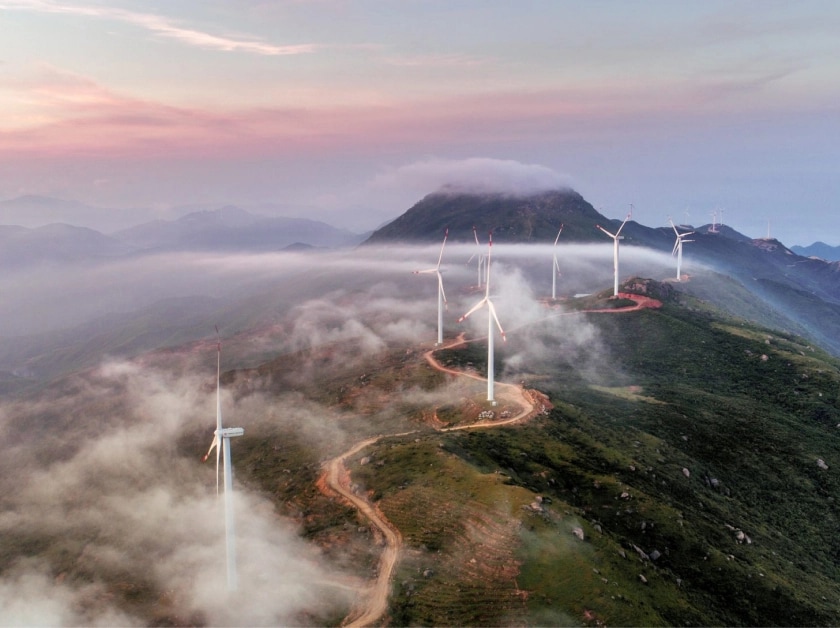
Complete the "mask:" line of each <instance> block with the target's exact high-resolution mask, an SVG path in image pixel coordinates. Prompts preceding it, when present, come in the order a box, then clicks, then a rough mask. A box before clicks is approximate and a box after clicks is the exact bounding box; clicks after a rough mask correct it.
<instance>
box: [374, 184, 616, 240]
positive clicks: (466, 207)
mask: <svg viewBox="0 0 840 628" xmlns="http://www.w3.org/2000/svg"><path fill="white" fill-rule="evenodd" d="M599 222H601V223H602V224H607V222H608V220H607V219H606V218H604V217H603V216H602V215H601V214H599V213H598V212H597V211H595V209H594V208H593V207H592V205H590V204H589V203H587V202H586V201H585V200H584V199H583V197H582V196H581V195H580V194H578V193H577V192H574V191H573V190H555V191H551V192H544V193H540V194H535V195H533V196H510V195H504V194H484V195H478V194H465V193H447V192H446V191H442V192H438V193H435V194H429V195H428V196H426V197H425V198H423V200H421V201H420V202H419V203H417V204H416V205H414V206H413V207H412V208H411V209H409V210H408V211H406V212H405V213H404V214H402V215H401V216H400V217H399V218H397V219H395V220H393V221H391V222H390V223H388V224H387V225H385V226H383V227H382V228H380V229H377V230H376V231H375V232H374V233H373V234H372V235H371V236H370V238H368V239H367V240H366V242H365V243H366V244H381V243H385V242H391V241H403V242H427V241H437V240H439V239H440V236H441V234H442V233H443V231H444V230H445V229H447V228H448V229H449V236H450V238H452V239H453V240H461V241H473V227H475V228H476V231H477V233H478V237H479V239H480V240H481V241H482V242H483V241H486V239H487V233H488V232H489V231H492V232H493V235H494V237H495V238H496V239H497V240H498V241H499V242H545V241H553V240H554V238H555V237H556V236H557V230H558V229H559V228H560V225H561V224H563V225H565V226H564V228H563V233H564V239H565V238H569V239H572V240H575V241H596V240H597V239H598V238H599V234H598V232H596V231H595V230H594V227H595V225H596V224H597V223H599ZM601 237H603V236H601Z"/></svg>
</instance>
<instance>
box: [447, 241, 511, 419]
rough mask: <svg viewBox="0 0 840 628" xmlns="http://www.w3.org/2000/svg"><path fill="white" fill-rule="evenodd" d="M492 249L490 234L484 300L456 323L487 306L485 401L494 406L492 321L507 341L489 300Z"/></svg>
mask: <svg viewBox="0 0 840 628" xmlns="http://www.w3.org/2000/svg"><path fill="white" fill-rule="evenodd" d="M492 249H493V234H492V233H491V234H490V240H489V243H488V245H487V269H486V270H487V287H486V290H485V292H484V298H483V299H482V300H481V301H479V302H478V303H476V304H475V305H474V306H473V307H472V309H471V310H470V311H469V312H467V313H466V314H464V315H463V316H462V317H461V318H459V319H458V322H459V323H460V322H462V321H463V320H464V319H465V318H467V317H468V316H469V315H470V314H472V313H473V312H475V311H477V310H480V309H481V308H482V307H484V306H485V305H486V306H487V401H492V402H493V404H494V405H495V403H496V400H495V398H494V388H493V384H494V382H493V380H494V378H495V369H494V364H493V357H494V356H493V353H494V343H493V338H494V334H493V321H496V326H497V327H498V328H499V332H500V333H501V334H502V340H503V341H505V342H506V341H507V338H506V337H505V330H504V329H502V324H501V323H500V322H499V317H498V316H497V315H496V308H495V306H494V305H493V302H492V301H491V300H490V254H491V252H492Z"/></svg>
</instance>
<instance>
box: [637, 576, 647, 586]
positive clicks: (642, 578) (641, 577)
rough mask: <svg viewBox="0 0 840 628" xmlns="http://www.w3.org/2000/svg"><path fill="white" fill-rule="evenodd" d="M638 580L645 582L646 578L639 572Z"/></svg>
mask: <svg viewBox="0 0 840 628" xmlns="http://www.w3.org/2000/svg"><path fill="white" fill-rule="evenodd" d="M639 580H641V581H642V584H647V578H645V577H644V576H643V575H642V574H639Z"/></svg>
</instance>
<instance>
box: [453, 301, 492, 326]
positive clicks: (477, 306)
mask: <svg viewBox="0 0 840 628" xmlns="http://www.w3.org/2000/svg"><path fill="white" fill-rule="evenodd" d="M485 303H487V297H484V298H483V299H482V300H481V301H479V302H478V303H476V304H475V305H473V307H472V309H471V310H470V311H469V312H467V313H466V314H464V315H463V316H462V317H461V318H459V319H458V322H459V323H461V322H463V321H464V319H465V318H467V316H469V315H470V314H472V313H473V312H475V311H476V310H480V309H481V307H482V306H483V305H484V304H485Z"/></svg>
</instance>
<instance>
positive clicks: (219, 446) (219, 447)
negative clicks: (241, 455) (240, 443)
mask: <svg viewBox="0 0 840 628" xmlns="http://www.w3.org/2000/svg"><path fill="white" fill-rule="evenodd" d="M218 438H219V437H218V436H217V437H216V440H217V441H218ZM221 449H222V446H221V443H218V442H217V443H216V495H218V494H219V454H221V453H222V452H221Z"/></svg>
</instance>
